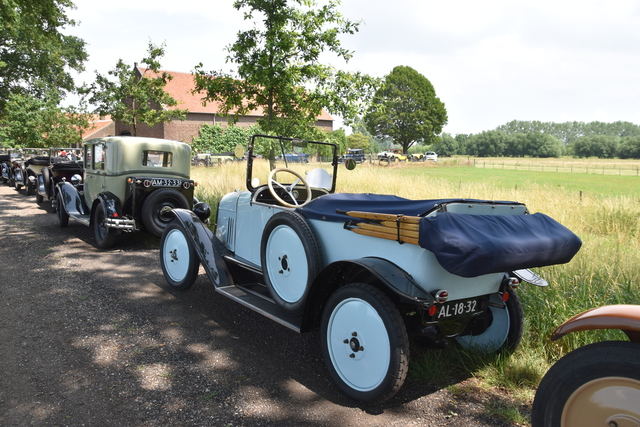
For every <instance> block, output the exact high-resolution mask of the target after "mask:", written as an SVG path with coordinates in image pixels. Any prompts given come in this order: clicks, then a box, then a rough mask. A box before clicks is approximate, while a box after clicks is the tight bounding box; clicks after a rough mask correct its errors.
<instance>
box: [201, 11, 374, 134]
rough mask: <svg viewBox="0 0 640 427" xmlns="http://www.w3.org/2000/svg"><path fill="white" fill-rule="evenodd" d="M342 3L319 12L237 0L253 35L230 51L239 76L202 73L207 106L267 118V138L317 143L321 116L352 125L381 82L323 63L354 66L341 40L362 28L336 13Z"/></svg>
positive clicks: (241, 34)
mask: <svg viewBox="0 0 640 427" xmlns="http://www.w3.org/2000/svg"><path fill="white" fill-rule="evenodd" d="M339 4H340V2H339V1H338V0H329V1H328V2H326V4H324V5H322V6H319V5H317V4H316V2H315V1H313V0H236V1H235V3H234V8H236V9H237V10H242V11H244V17H245V20H253V19H254V18H256V19H260V20H261V22H257V21H254V22H253V25H254V28H253V29H251V30H247V31H240V32H238V35H237V39H236V41H235V43H233V44H231V45H229V46H228V47H227V51H228V56H227V62H228V63H233V64H235V65H236V66H237V73H236V74H230V73H225V72H222V71H211V72H206V71H204V70H203V65H202V64H199V65H197V66H196V88H197V90H202V91H204V92H205V94H206V96H205V98H204V100H205V101H206V102H211V101H215V102H220V103H221V112H222V113H223V114H227V115H229V116H230V117H231V119H232V120H237V119H238V117H240V116H242V115H244V114H247V113H248V112H251V111H255V110H258V111H261V112H262V113H263V114H264V118H262V119H261V120H259V121H258V122H259V125H260V127H261V128H262V130H263V131H264V132H268V133H274V134H278V135H283V136H290V137H318V132H317V130H316V128H315V126H313V124H314V123H315V122H316V120H317V118H318V116H319V115H320V114H321V112H322V109H323V108H324V109H326V110H327V111H329V112H330V113H332V114H337V115H340V116H342V117H343V119H344V120H345V122H346V123H349V121H350V120H351V119H352V118H353V117H354V116H355V115H356V113H358V112H360V111H363V110H364V107H365V105H366V102H367V100H368V96H370V95H371V94H372V93H373V91H374V90H375V86H376V84H377V83H378V81H377V80H376V79H373V78H371V77H369V76H366V75H363V74H361V73H348V72H343V71H339V70H337V69H335V68H334V67H332V66H330V65H324V64H322V63H321V62H320V58H321V56H323V58H324V55H327V54H328V55H333V56H337V57H338V58H339V59H341V60H344V61H348V60H349V59H350V58H351V56H352V52H350V51H349V50H347V49H345V48H344V47H343V46H342V44H341V42H340V36H341V35H343V34H354V33H355V32H357V31H358V26H359V24H358V23H355V22H352V21H350V20H348V19H345V18H344V17H343V16H342V15H341V14H340V13H339V12H338V10H337V6H338V5H339Z"/></svg>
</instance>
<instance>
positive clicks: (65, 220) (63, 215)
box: [56, 193, 69, 227]
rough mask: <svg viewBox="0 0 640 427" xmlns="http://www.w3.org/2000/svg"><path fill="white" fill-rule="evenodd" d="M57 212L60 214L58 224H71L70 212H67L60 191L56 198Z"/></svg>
mask: <svg viewBox="0 0 640 427" xmlns="http://www.w3.org/2000/svg"><path fill="white" fill-rule="evenodd" d="M56 205H57V209H56V213H57V214H58V224H59V225H60V227H66V226H67V225H69V214H68V213H67V210H66V208H65V207H64V203H63V201H62V194H61V193H58V196H57V198H56Z"/></svg>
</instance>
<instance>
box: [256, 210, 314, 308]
mask: <svg viewBox="0 0 640 427" xmlns="http://www.w3.org/2000/svg"><path fill="white" fill-rule="evenodd" d="M260 262H261V264H262V269H263V272H264V281H265V284H266V285H267V288H268V289H269V293H270V294H271V297H272V298H273V299H274V300H275V302H276V304H278V305H279V306H280V307H282V308H284V309H285V310H287V311H289V312H290V313H294V314H299V313H301V312H302V311H303V309H304V306H305V301H306V299H307V295H308V294H309V289H310V287H311V283H312V282H313V279H315V277H316V276H317V275H318V273H320V269H321V268H322V253H321V252H320V249H319V247H318V243H317V241H316V237H315V235H314V234H313V230H312V229H311V227H310V226H309V223H308V222H307V220H305V219H304V217H303V216H302V215H300V214H299V213H297V212H290V211H282V212H278V213H277V214H275V215H274V216H272V217H271V218H270V219H269V221H268V222H267V224H266V225H265V227H264V230H263V232H262V240H261V243H260Z"/></svg>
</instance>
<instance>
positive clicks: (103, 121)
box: [82, 114, 113, 141]
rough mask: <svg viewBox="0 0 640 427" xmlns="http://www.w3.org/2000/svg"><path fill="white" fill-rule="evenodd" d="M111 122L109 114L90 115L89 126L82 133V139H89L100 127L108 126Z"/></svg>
mask: <svg viewBox="0 0 640 427" xmlns="http://www.w3.org/2000/svg"><path fill="white" fill-rule="evenodd" d="M111 123H113V120H111V116H106V117H100V116H98V115H95V114H94V115H92V118H91V119H89V127H88V128H87V129H86V130H85V131H84V132H83V133H82V140H83V141H84V140H86V139H89V138H90V137H91V135H93V134H94V133H96V132H98V131H99V130H101V129H104V128H105V127H107V126H109V125H110V124H111Z"/></svg>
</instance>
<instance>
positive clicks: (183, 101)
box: [138, 67, 333, 120]
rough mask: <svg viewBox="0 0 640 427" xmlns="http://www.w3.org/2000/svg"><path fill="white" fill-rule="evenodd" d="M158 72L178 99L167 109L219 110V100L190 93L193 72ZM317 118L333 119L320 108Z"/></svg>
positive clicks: (142, 70) (256, 112) (259, 113)
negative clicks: (320, 111)
mask: <svg viewBox="0 0 640 427" xmlns="http://www.w3.org/2000/svg"><path fill="white" fill-rule="evenodd" d="M138 71H139V72H140V74H141V75H143V76H144V75H145V73H147V75H153V71H151V70H150V69H148V68H142V67H138ZM160 72H165V73H168V74H170V75H171V76H172V77H173V78H172V79H171V80H169V81H168V82H167V85H166V86H165V91H166V92H167V93H168V94H169V95H171V96H172V97H173V98H174V99H175V100H176V101H178V105H177V106H175V107H169V109H175V108H181V109H187V110H189V112H190V113H208V114H217V113H218V112H219V111H220V103H219V102H207V105H203V102H202V98H203V97H204V93H203V92H198V93H196V94H193V93H192V91H193V90H194V88H195V82H194V78H193V74H190V73H179V72H176V71H162V70H161V71H160ZM247 116H260V117H262V116H264V113H263V110H262V109H259V110H254V111H251V112H250V113H249V114H247ZM318 120H333V117H331V116H330V115H329V113H327V112H326V111H324V110H322V113H321V114H320V116H319V117H318Z"/></svg>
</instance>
